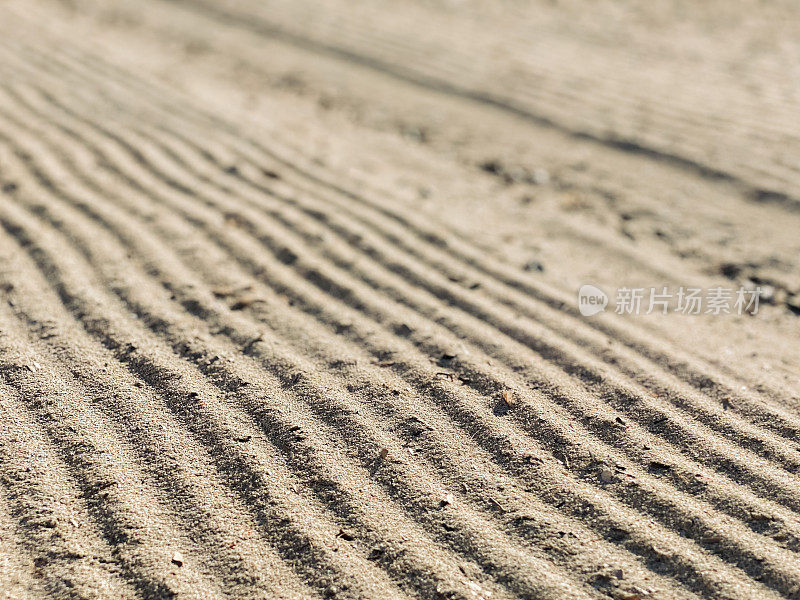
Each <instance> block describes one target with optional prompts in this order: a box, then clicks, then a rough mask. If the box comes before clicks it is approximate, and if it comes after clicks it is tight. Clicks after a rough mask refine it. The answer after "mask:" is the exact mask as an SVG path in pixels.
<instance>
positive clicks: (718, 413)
mask: <svg viewBox="0 0 800 600" xmlns="http://www.w3.org/2000/svg"><path fill="white" fill-rule="evenodd" d="M315 211H316V209H315ZM316 212H318V211H316ZM312 214H314V213H312ZM359 236H361V234H359ZM446 283H449V282H446ZM582 341H583V340H582ZM606 342H607V340H606ZM539 346H540V347H541V346H542V345H541V343H540V344H539ZM596 347H598V348H602V353H603V354H609V352H608V351H607V350H606V348H607V344H600V343H598V346H596ZM545 349H546V350H548V347H547V346H545ZM559 352H560V351H558V350H557V351H556V352H555V353H554V352H553V351H552V350H548V356H549V358H555V359H558V354H559ZM568 359H569V357H567V360H562V362H566V363H567V364H569V362H568ZM612 360H613V361H614V362H619V361H618V360H617V357H612ZM639 366H641V365H639ZM645 366H648V367H652V365H647V364H645ZM628 371H629V372H635V369H632V368H629V369H628ZM589 377H590V381H591V380H594V379H596V378H597V376H596V375H592V374H591V373H590V374H589ZM645 381H646V382H647V383H649V384H650V385H651V386H652V381H651V378H650V377H647V378H646V379H645ZM677 383H679V382H677ZM675 385H676V382H675V380H674V379H673V380H672V381H670V383H669V387H666V388H665V387H664V386H661V387H660V388H659V389H657V390H654V391H656V392H657V393H659V394H664V393H665V392H666V393H671V389H670V388H672V387H674V386H675ZM684 390H687V388H686V386H684ZM684 393H688V394H690V395H691V393H692V390H690V389H689V390H687V391H686V392H684ZM623 397H624V395H623ZM677 400H678V402H679V403H683V398H682V397H681V396H678V398H677ZM701 406H702V407H703V410H704V412H706V413H707V414H708V413H711V415H712V418H714V419H715V420H716V419H718V418H719V417H723V418H725V417H727V416H728V413H727V411H723V409H722V407H721V406H720V403H718V402H716V401H712V403H711V404H710V405H709V403H708V401H705V406H703V405H702V404H701ZM762 420H764V419H762ZM779 433H781V434H783V435H790V433H789V432H788V431H787V430H786V429H785V428H782V429H781V430H780V431H779ZM792 433H793V432H792ZM728 434H729V435H731V436H740V435H741V434H742V431H741V430H736V429H734V430H733V431H731V430H730V428H728ZM755 444H756V445H761V444H762V442H761V441H760V440H759V441H756V442H755ZM768 453H769V454H768V456H769V457H770V458H771V457H772V454H774V450H768ZM795 457H796V453H795V452H794V448H792V449H791V451H790V452H789V458H788V460H789V463H788V464H789V466H790V468H792V466H793V465H792V462H793V461H796V458H795Z"/></svg>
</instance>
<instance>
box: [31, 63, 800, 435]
mask: <svg viewBox="0 0 800 600" xmlns="http://www.w3.org/2000/svg"><path fill="white" fill-rule="evenodd" d="M31 51H32V50H31ZM32 52H33V51H32ZM33 53H34V54H35V52H33ZM66 53H69V50H68V49H67V52H66ZM66 53H65V54H66ZM83 59H84V60H90V62H91V64H92V69H93V70H98V71H101V72H103V76H104V77H105V78H106V79H107V81H105V83H110V81H108V80H110V79H119V75H118V73H116V72H115V71H110V70H108V69H107V67H106V66H105V65H103V64H102V63H98V62H97V61H95V60H92V59H90V58H89V57H86V56H84V57H83ZM48 60H49V62H54V61H53V60H50V59H48ZM56 60H59V59H56ZM90 74H91V73H90ZM123 83H124V85H125V86H127V85H130V84H132V83H135V81H134V79H133V78H131V77H130V76H127V77H126V78H125V79H124V80H123ZM140 89H141V92H142V95H152V90H150V89H149V88H142V87H140ZM159 101H160V102H161V103H162V104H164V102H163V97H161V98H159ZM165 105H166V106H168V104H165ZM196 116H197V117H198V118H200V119H202V120H203V121H204V122H208V123H209V124H210V125H211V124H213V126H214V127H215V129H217V130H229V129H230V127H229V126H228V125H227V124H226V123H224V122H220V121H218V120H214V119H211V118H210V117H208V116H207V115H202V114H198V115H196ZM236 140H237V141H236V143H237V144H239V145H241V142H242V141H243V139H242V137H241V135H238V134H237V136H236ZM256 146H258V144H256ZM262 150H263V149H262ZM292 160H293V161H294V162H292V163H286V165H285V166H287V167H289V168H292V169H294V168H296V164H303V163H306V162H307V159H306V157H304V156H302V154H296V155H295V156H294V157H293V159H292ZM308 168H309V169H310V170H311V171H318V170H319V169H318V168H317V167H316V166H314V165H310V166H309V167H308ZM306 177H308V173H306ZM312 179H316V177H312ZM328 185H329V186H330V185H331V183H330V182H328ZM333 187H336V185H335V184H334V185H333ZM340 191H342V190H340ZM344 192H345V193H346V195H348V196H349V197H352V199H354V200H360V198H359V196H358V195H354V194H353V193H352V192H349V191H348V190H344ZM380 194H381V195H382V196H386V197H387V198H391V196H392V193H391V192H389V191H381V192H380ZM379 197H380V196H379ZM388 206H391V203H390V204H389V205H388ZM395 212H396V211H395ZM393 217H394V218H395V219H397V217H398V215H397V214H394V215H393ZM408 217H409V215H407V214H406V215H403V217H401V219H400V221H401V222H403V223H404V226H405V227H406V228H407V230H408V225H409V224H408V221H407V218H408ZM424 229H425V227H424V226H423V230H424ZM413 230H414V228H413V227H412V228H411V229H410V230H408V231H407V233H411V232H413ZM401 237H403V236H401ZM423 237H425V238H426V239H436V240H438V242H437V243H439V244H441V243H444V242H443V241H441V238H440V236H439V234H438V233H434V234H430V233H425V234H424V236H423ZM452 241H453V242H454V243H455V244H458V240H452ZM469 260H470V261H473V262H475V263H477V264H480V263H481V261H483V257H482V256H481V255H480V254H475V253H474V249H472V255H471V256H470V258H469ZM502 268H503V267H502V265H501V269H502ZM504 272H505V273H509V271H508V269H507V268H505V271H504ZM451 277H452V276H451ZM458 277H461V276H460V275H459V276H458ZM513 277H515V278H516V275H514V276H513ZM514 284H515V285H520V282H519V281H518V278H516V280H515V283H514ZM529 284H530V282H522V285H523V287H525V286H528V285H529ZM528 293H529V294H534V295H541V293H542V289H536V290H534V291H530V290H529V292H528ZM548 293H550V292H548ZM561 296H562V297H563V293H562V294H561ZM567 298H568V297H567ZM548 302H550V303H551V304H553V305H554V306H555V307H556V308H558V309H561V308H566V309H568V310H570V311H572V312H574V309H571V307H570V305H571V300H568V301H567V304H566V306H565V301H564V300H548ZM556 314H557V315H559V313H558V312H557V313H556ZM560 316H561V317H563V315H560ZM582 326H583V324H582ZM621 335H622V334H621V333H620V332H619V331H617V332H616V333H615V336H614V337H615V338H619V337H620V336H621ZM649 338H652V334H651V335H650V336H649ZM622 339H623V340H624V339H625V336H624V335H622ZM605 341H606V342H607V339H606V340H605ZM636 343H637V344H638V345H641V346H643V347H645V348H646V349H647V347H648V346H649V345H651V344H652V342H651V341H650V340H649V339H648V338H647V337H641V336H640V338H639V339H638V340H637V342H636ZM600 347H601V348H605V345H601V346H600ZM648 352H652V351H651V350H648ZM683 355H684V353H683V352H682V351H676V349H675V348H671V349H670V352H669V353H666V354H663V355H661V356H660V357H659V358H658V360H659V361H661V362H665V361H668V362H669V363H671V368H673V369H674V370H676V371H679V372H680V373H681V376H682V377H687V378H689V379H690V380H691V381H692V382H693V383H694V384H695V385H698V386H700V387H704V388H708V387H709V386H712V385H713V384H714V383H718V381H717V380H718V379H719V377H718V376H716V375H714V376H712V377H711V378H709V376H708V374H703V373H699V374H698V373H694V372H692V371H691V370H689V371H688V372H687V367H688V366H689V364H690V363H691V362H692V360H689V361H686V360H683V359H682V358H681V360H677V361H676V359H675V358H673V356H678V357H682V356H683ZM697 358H698V357H696V356H695V357H693V360H694V362H698V361H697ZM699 362H700V363H701V364H702V362H704V361H703V360H700V361H699ZM717 369H718V370H721V371H722V372H725V373H727V374H728V375H730V374H731V371H730V370H728V369H726V368H725V367H724V366H722V367H717ZM739 388H740V386H738V385H733V384H731V385H729V386H728V388H722V387H721V386H719V385H717V395H718V396H724V395H728V396H732V397H734V398H736V399H737V400H738V399H739V398H738V397H739V396H740V395H741V394H740V390H739ZM768 391H770V392H771V393H773V394H774V393H777V392H775V390H768ZM779 395H780V396H781V400H782V401H783V402H789V403H795V404H796V400H797V399H796V397H795V395H794V394H793V393H792V392H789V393H788V394H787V393H786V390H784V391H782V392H781V393H780V394H779ZM745 410H746V407H745ZM763 420H764V422H765V423H767V424H769V423H770V420H769V419H763Z"/></svg>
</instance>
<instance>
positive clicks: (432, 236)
mask: <svg viewBox="0 0 800 600" xmlns="http://www.w3.org/2000/svg"><path fill="white" fill-rule="evenodd" d="M93 67H97V68H98V69H99V68H104V67H103V65H102V64H98V63H96V62H93ZM106 75H107V76H108V77H113V76H115V74H114V73H106ZM147 91H149V90H147ZM143 93H145V92H143ZM200 118H202V119H204V120H208V121H209V123H210V124H211V123H213V125H214V127H215V128H216V129H218V130H219V129H226V128H227V127H226V124H224V123H220V122H218V121H213V120H211V119H210V118H209V117H207V116H204V115H200ZM241 142H242V138H241V136H239V137H238V138H237V139H236V141H235V142H234V143H235V144H236V145H241ZM257 145H258V144H256V146H257ZM261 150H263V148H262V149H261ZM267 152H268V153H269V151H267ZM226 154H228V155H230V154H231V153H230V152H228V153H226ZM271 158H273V157H270V159H271ZM293 161H294V163H286V164H285V165H284V166H288V167H290V168H292V169H294V168H296V164H301V163H304V162H306V159H305V158H304V157H302V156H301V155H296V156H294V158H293ZM308 168H310V169H311V170H312V171H314V170H318V168H317V167H315V166H313V165H310V166H309V167H308ZM305 176H306V179H307V180H308V179H314V180H316V179H317V178H316V176H313V177H309V175H308V173H306V174H305ZM327 185H328V186H332V187H334V188H337V187H338V186H337V185H336V184H331V183H330V182H329V183H328V184H327ZM338 191H339V192H341V193H344V194H345V195H346V196H347V197H348V198H350V199H354V200H358V201H361V200H362V198H360V197H359V195H355V194H353V193H352V192H350V191H348V190H342V189H339V190H338ZM391 195H392V194H391V193H390V192H386V191H381V192H380V195H379V196H378V197H381V196H386V197H388V198H391ZM389 206H391V203H390V204H389ZM396 212H397V211H396V210H395V214H390V215H389V216H390V217H392V218H394V219H395V220H398V215H397V214H396ZM408 218H409V215H403V216H401V217H399V222H401V223H402V224H403V227H405V233H412V232H413V231H414V230H415V227H416V226H410V224H409V221H408ZM412 220H413V219H412ZM425 227H426V226H425V225H423V226H422V227H421V229H422V232H423V233H422V235H423V239H425V240H436V241H437V245H442V244H444V243H445V242H444V241H443V240H442V239H441V237H440V235H439V233H430V231H425ZM400 231H404V229H403V228H402V227H401V228H400ZM404 237H407V236H405V235H403V234H402V233H401V234H400V235H399V238H397V241H396V243H398V244H402V243H403V238H404ZM448 241H449V242H451V245H453V246H455V245H458V244H459V241H458V240H455V239H453V240H448ZM412 248H414V247H413V245H412ZM423 248H424V245H423ZM467 251H468V257H467V261H468V262H472V263H475V264H478V265H480V264H481V263H482V262H485V259H484V257H483V256H481V255H480V253H476V252H475V250H474V249H469V248H467ZM438 268H440V269H441V268H452V267H448V266H446V265H445V266H444V267H443V266H442V265H439V266H438ZM492 268H494V269H496V268H497V266H496V265H495V266H494V267H492ZM499 268H500V270H501V271H503V273H504V275H503V277H505V276H506V274H509V273H510V271H509V270H508V268H507V267H503V266H502V265H500V267H499ZM450 277H451V278H456V279H464V277H465V276H464V274H463V273H461V272H459V271H458V269H457V271H456V275H452V274H451V275H450ZM492 283H493V282H491V281H489V282H488V284H489V286H491V285H492ZM509 283H511V285H515V286H520V285H521V286H522V287H523V288H524V289H526V292H527V294H528V295H534V296H541V295H542V293H543V289H542V286H541V285H538V286H535V287H531V282H530V281H522V282H520V280H519V278H518V276H516V274H513V275H512V281H510V282H509ZM544 290H547V288H546V286H544ZM503 292H504V293H501V295H500V301H502V302H508V300H507V299H506V298H505V296H507V295H508V293H507V292H508V290H507V289H506V290H504V291H503ZM544 293H545V296H544V299H545V300H546V301H547V302H548V303H549V304H551V305H552V306H554V307H555V308H556V309H557V310H556V311H555V313H554V314H555V317H556V318H561V319H563V317H564V315H563V312H564V311H567V312H572V313H573V314H574V309H573V308H572V307H571V304H572V300H571V298H570V297H569V296H565V295H564V294H563V292H558V293H557V294H555V295H556V296H558V297H560V298H561V299H555V298H553V290H547V291H544ZM526 300H527V301H529V298H525V297H524V296H523V302H524V301H526ZM515 310H518V308H517V307H515ZM540 318H541V317H540ZM575 326H576V324H575V322H573V323H572V324H571V326H570V328H574V327H575ZM579 327H586V324H585V322H581V323H580V325H579ZM601 329H602V330H610V332H613V337H614V339H619V340H621V341H626V339H627V336H628V335H629V334H628V333H627V330H621V329H620V328H619V327H616V328H615V327H614V326H613V325H612V326H610V327H609V326H607V325H605V326H602V327H601ZM623 331H624V332H625V333H623ZM607 343H608V338H604V339H603V342H602V343H600V344H599V345H598V346H597V347H598V348H599V349H601V351H602V352H601V353H603V354H605V353H606V352H607V350H606V348H607ZM633 344H634V347H641V348H642V349H643V350H644V351H646V353H647V354H648V355H652V356H653V358H654V360H657V361H658V362H660V363H667V366H669V368H670V369H671V370H674V371H676V372H677V373H678V374H679V375H680V376H681V377H682V378H687V379H689V380H690V381H691V382H692V383H693V384H694V385H696V386H699V387H701V388H704V389H713V390H715V396H716V397H717V400H719V399H720V398H722V397H726V396H729V397H732V398H734V399H735V400H736V401H737V407H738V406H739V404H738V401H739V400H742V396H743V397H745V398H747V400H745V403H744V406H743V408H737V410H744V411H747V410H748V405H749V403H751V402H752V401H753V398H752V395H751V394H749V393H747V394H742V392H741V389H740V387H741V386H740V385H736V384H735V382H734V381H732V380H731V379H730V375H731V372H730V371H729V370H727V369H726V368H725V367H724V366H723V367H715V370H716V373H714V371H713V370H712V372H711V373H712V374H709V372H708V371H706V372H696V371H694V369H696V367H692V366H691V364H692V363H693V362H695V363H696V362H699V363H700V364H702V363H703V362H704V361H703V360H699V361H698V358H697V357H696V356H695V357H688V356H687V355H685V353H684V352H683V351H680V350H677V349H676V348H674V347H670V348H669V349H668V351H666V352H658V351H654V350H652V349H651V347H652V345H653V335H652V333H651V334H649V335H647V334H645V336H641V335H639V336H638V337H637V338H636V341H635V342H633ZM684 356H685V357H686V358H684ZM723 373H725V375H724V376H721V375H722V374H723ZM740 379H741V378H740ZM720 380H722V382H724V383H725V385H724V386H723V385H720V383H721V381H720ZM747 383H749V382H747ZM765 391H768V392H769V393H770V394H772V395H778V396H779V397H781V400H782V401H783V402H784V403H786V402H788V403H790V404H791V403H795V404H796V397H795V395H794V394H793V393H792V392H789V393H788V394H787V392H786V390H782V391H780V392H778V391H776V390H765ZM763 401H764V398H763V397H761V398H759V399H758V402H763ZM773 404H774V403H773ZM775 406H777V405H775ZM717 410H718V411H719V408H717ZM778 410H780V411H782V414H784V415H785V414H787V413H786V411H785V408H779V409H778ZM719 412H722V411H719ZM751 412H752V411H751ZM757 414H758V415H759V416H758V417H757V418H759V419H760V420H761V421H762V422H763V424H764V425H765V426H774V427H778V428H779V432H780V433H782V434H784V435H790V433H789V432H788V431H787V430H785V429H781V428H780V423H779V422H778V423H777V424H775V425H773V423H772V421H773V420H774V419H772V418H767V417H765V416H764V415H762V414H760V413H758V412H757ZM795 431H796V430H795Z"/></svg>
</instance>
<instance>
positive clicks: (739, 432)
mask: <svg viewBox="0 0 800 600" xmlns="http://www.w3.org/2000/svg"><path fill="white" fill-rule="evenodd" d="M575 362H577V363H578V364H585V363H586V362H587V359H586V358H583V359H582V360H581V361H575ZM625 397H631V395H630V393H628V394H627V395H626V394H623V399H624V398H625ZM656 414H657V415H658V416H660V413H656ZM610 420H612V421H613V419H610ZM733 435H741V431H734V433H733ZM790 460H791V459H790Z"/></svg>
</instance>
